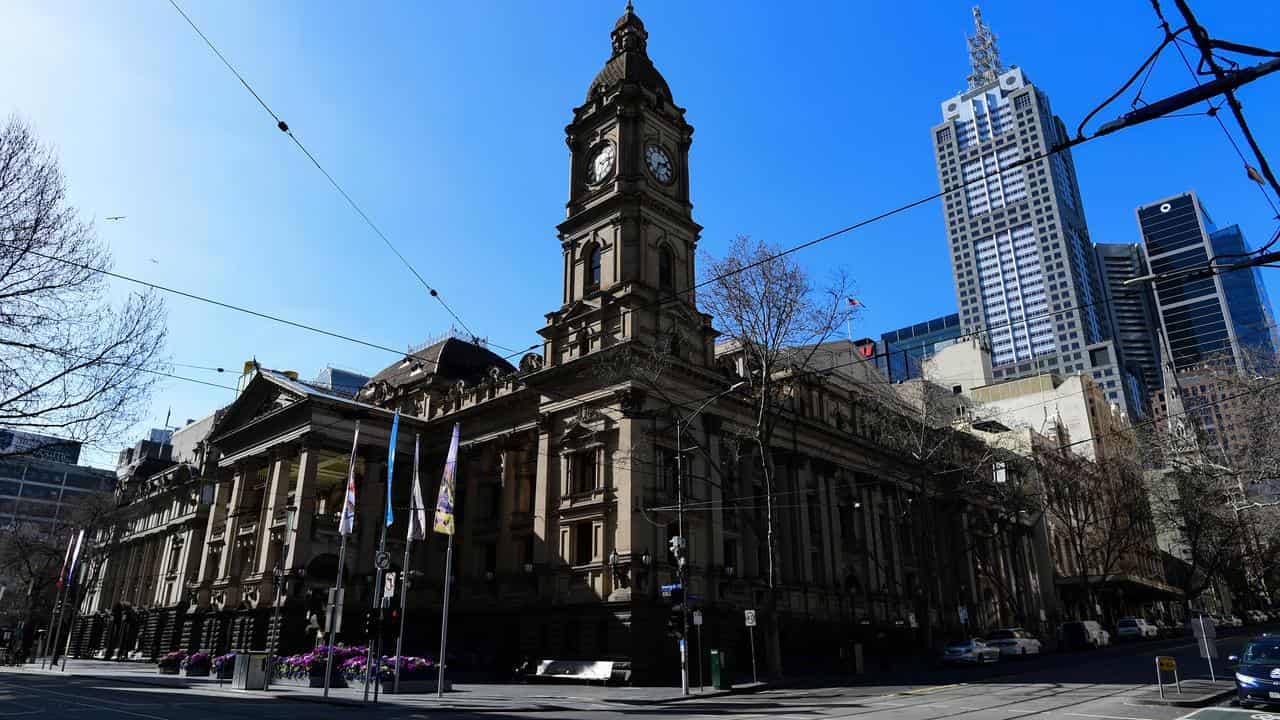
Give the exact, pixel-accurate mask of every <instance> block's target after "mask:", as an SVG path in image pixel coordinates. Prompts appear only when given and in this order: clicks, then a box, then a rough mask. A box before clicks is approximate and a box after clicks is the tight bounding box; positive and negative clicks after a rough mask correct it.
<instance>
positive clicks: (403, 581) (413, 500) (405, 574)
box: [391, 434, 425, 693]
mask: <svg viewBox="0 0 1280 720" xmlns="http://www.w3.org/2000/svg"><path fill="white" fill-rule="evenodd" d="M419 441H420V436H418V435H417V434H414V436H413V487H412V488H411V489H410V493H409V525H408V527H407V528H406V529H405V531H404V564H403V565H401V566H400V632H399V634H397V635H396V679H395V681H394V682H393V683H392V686H391V688H392V691H393V692H396V693H399V692H400V658H401V657H402V656H403V654H404V653H403V650H404V614H405V610H406V609H407V608H408V605H409V602H408V601H409V551H410V549H411V548H412V547H413V540H414V537H413V536H414V523H416V522H418V511H419V508H418V507H417V505H418V445H419ZM424 530H425V528H424Z"/></svg>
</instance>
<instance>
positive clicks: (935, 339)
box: [876, 313, 961, 382]
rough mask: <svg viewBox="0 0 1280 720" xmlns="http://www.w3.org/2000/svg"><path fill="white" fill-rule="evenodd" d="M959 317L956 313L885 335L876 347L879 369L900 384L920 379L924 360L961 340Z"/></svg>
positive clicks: (890, 379) (891, 380) (892, 380)
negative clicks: (903, 381)
mask: <svg viewBox="0 0 1280 720" xmlns="http://www.w3.org/2000/svg"><path fill="white" fill-rule="evenodd" d="M960 335H961V332H960V315H959V314H956V313H953V314H951V315H944V316H943V317H939V318H934V319H932V320H926V321H924V322H921V323H916V324H914V325H909V326H907V327H904V328H900V329H898V330H893V331H891V332H887V333H883V334H882V335H881V336H880V345H879V347H877V348H876V367H878V368H880V370H881V372H883V373H884V374H885V376H886V377H888V378H889V382H900V381H902V380H910V379H912V378H918V377H920V373H921V371H922V366H921V361H922V360H924V359H925V358H927V357H929V356H931V355H933V354H934V353H936V352H937V351H939V350H941V349H942V348H944V347H946V346H948V345H950V344H952V343H954V342H955V341H956V340H958V339H960Z"/></svg>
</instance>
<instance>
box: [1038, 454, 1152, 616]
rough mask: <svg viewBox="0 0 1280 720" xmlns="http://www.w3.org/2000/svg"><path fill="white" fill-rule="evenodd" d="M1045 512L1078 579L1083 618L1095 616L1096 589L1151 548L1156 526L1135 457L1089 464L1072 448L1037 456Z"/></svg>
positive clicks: (1130, 566)
mask: <svg viewBox="0 0 1280 720" xmlns="http://www.w3.org/2000/svg"><path fill="white" fill-rule="evenodd" d="M1036 460H1037V463H1038V465H1039V472H1038V475H1039V480H1040V486H1041V492H1042V493H1043V500H1044V509H1045V512H1046V513H1047V514H1048V516H1049V518H1050V520H1051V522H1052V527H1053V533H1054V535H1055V536H1056V537H1058V538H1060V539H1061V541H1062V542H1063V543H1064V544H1065V546H1066V547H1065V550H1066V554H1067V556H1068V559H1069V560H1070V561H1071V563H1072V565H1073V566H1074V572H1075V573H1076V576H1077V577H1079V578H1080V585H1081V590H1082V593H1083V597H1084V601H1085V604H1086V609H1085V614H1086V616H1088V617H1093V616H1094V615H1095V614H1096V607H1095V605H1096V604H1097V599H1096V592H1097V591H1096V587H1097V586H1098V585H1099V584H1101V583H1103V582H1105V581H1106V580H1107V578H1108V577H1109V576H1111V575H1113V574H1115V573H1118V572H1120V571H1121V570H1139V569H1140V568H1135V567H1133V563H1134V562H1135V561H1136V560H1139V559H1140V558H1141V557H1142V555H1143V553H1144V552H1146V551H1147V550H1149V549H1150V548H1151V546H1152V545H1151V544H1152V541H1153V540H1154V526H1153V523H1152V518H1151V506H1150V503H1149V502H1148V497H1147V490H1146V486H1145V484H1144V483H1143V479H1142V474H1141V471H1140V469H1139V467H1138V465H1137V462H1136V457H1134V456H1132V455H1128V454H1126V455H1121V456H1113V457H1102V458H1099V459H1098V460H1097V461H1096V462H1091V461H1089V460H1086V459H1085V458H1083V457H1079V456H1076V455H1073V454H1072V453H1071V452H1070V451H1069V450H1065V449H1064V450H1056V451H1052V452H1047V453H1040V454H1038V455H1037V456H1036Z"/></svg>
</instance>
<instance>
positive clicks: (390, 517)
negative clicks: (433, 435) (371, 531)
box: [387, 410, 400, 527]
mask: <svg viewBox="0 0 1280 720" xmlns="http://www.w3.org/2000/svg"><path fill="white" fill-rule="evenodd" d="M399 433H400V411H399V410H397V411H396V414H395V417H394V418H392V419H391V444H390V445H389V446H388V447H387V527H391V523H393V522H395V519H396V514H395V513H394V512H393V511H392V505H391V480H392V478H394V477H395V474H396V435H398V434H399Z"/></svg>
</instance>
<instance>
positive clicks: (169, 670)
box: [156, 665, 182, 675]
mask: <svg viewBox="0 0 1280 720" xmlns="http://www.w3.org/2000/svg"><path fill="white" fill-rule="evenodd" d="M156 669H157V670H159V671H160V674H161V675H177V674H178V673H179V672H180V671H181V670H182V668H180V667H178V666H177V665H174V666H173V667H165V666H164V665H159V666H157V668H156Z"/></svg>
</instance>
